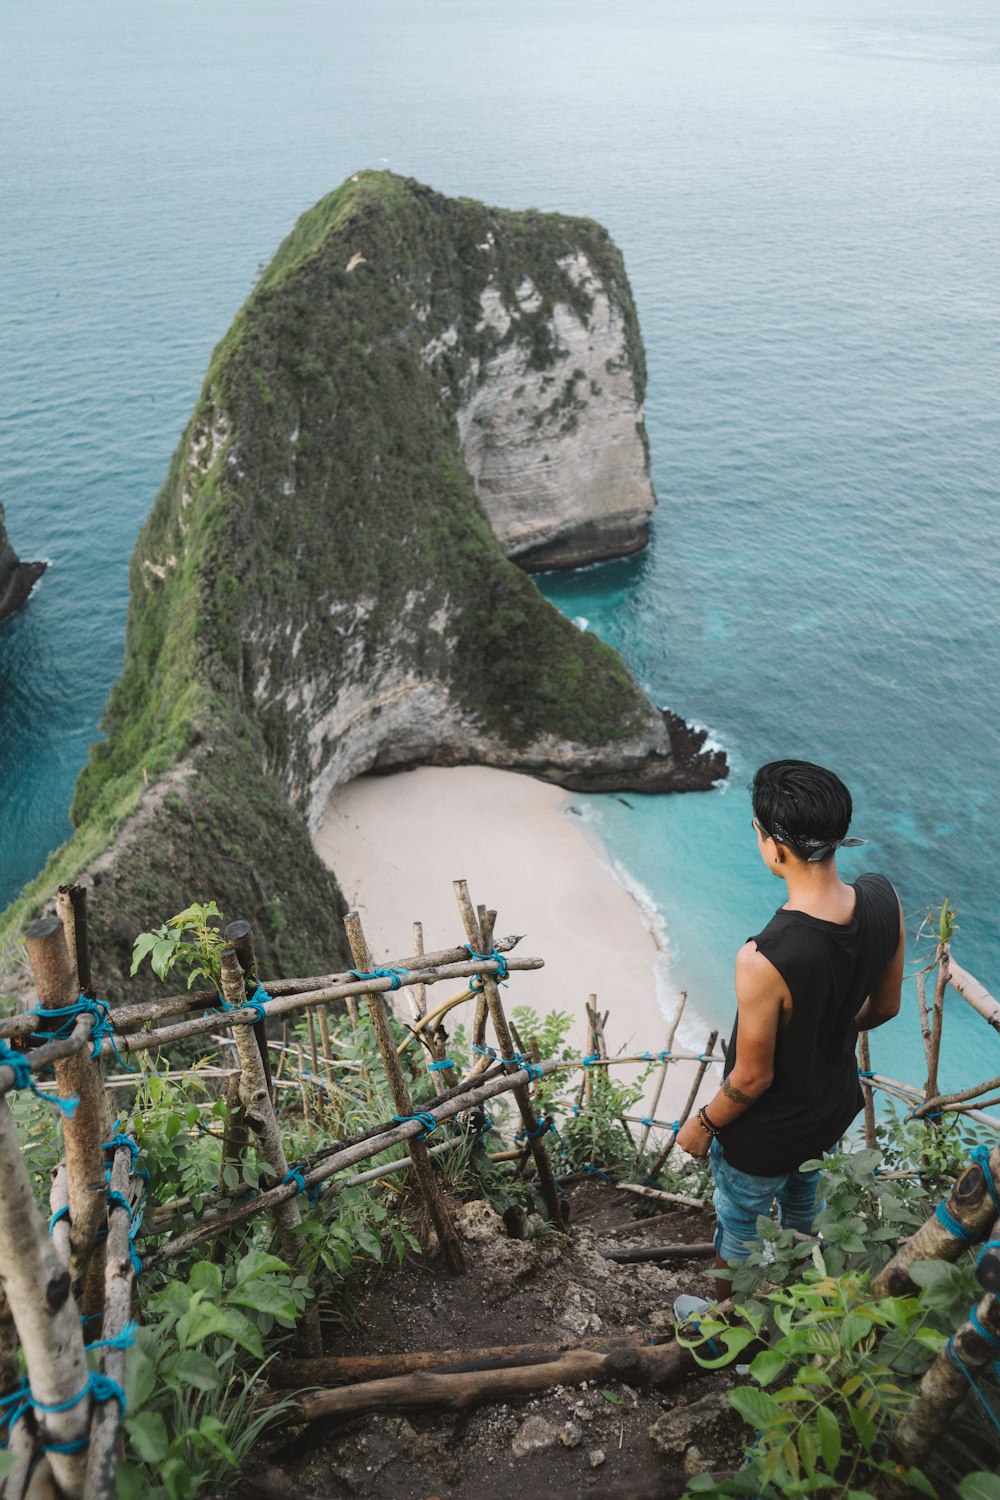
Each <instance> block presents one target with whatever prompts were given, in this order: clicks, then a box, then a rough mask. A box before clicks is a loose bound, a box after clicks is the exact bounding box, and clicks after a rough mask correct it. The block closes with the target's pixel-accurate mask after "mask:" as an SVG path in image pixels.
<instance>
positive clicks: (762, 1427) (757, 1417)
mask: <svg viewBox="0 0 1000 1500" xmlns="http://www.w3.org/2000/svg"><path fill="white" fill-rule="evenodd" d="M729 1404H730V1406H731V1407H732V1408H733V1410H734V1411H738V1412H739V1414H740V1416H741V1417H742V1418H743V1420H744V1422H747V1423H749V1425H750V1426H751V1427H754V1428H756V1429H757V1431H758V1432H764V1431H766V1429H767V1428H768V1427H771V1426H773V1424H774V1423H775V1422H778V1421H780V1420H781V1419H782V1417H783V1416H784V1413H783V1412H782V1409H781V1407H780V1405H779V1404H778V1402H777V1401H775V1399H774V1397H773V1396H769V1395H768V1394H767V1393H766V1391H758V1390H755V1389H754V1388H753V1386H750V1385H741V1386H740V1387H739V1388H738V1389H737V1390H735V1391H730V1392H729Z"/></svg>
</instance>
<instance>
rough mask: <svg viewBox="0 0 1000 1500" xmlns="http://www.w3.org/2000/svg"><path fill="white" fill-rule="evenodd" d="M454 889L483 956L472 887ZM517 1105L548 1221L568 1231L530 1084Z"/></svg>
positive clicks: (497, 1029) (506, 1031)
mask: <svg viewBox="0 0 1000 1500" xmlns="http://www.w3.org/2000/svg"><path fill="white" fill-rule="evenodd" d="M453 884H454V888H455V899H456V900H457V902H458V909H459V912H460V913H461V916H462V925H463V926H464V928H465V935H466V938H467V939H468V942H469V946H470V947H471V948H472V950H473V951H474V952H475V953H482V952H484V949H483V948H482V947H481V946H480V945H481V944H482V942H483V932H482V928H481V927H480V924H479V918H478V917H477V915H476V912H475V910H474V908H473V905H472V900H471V898H470V896H469V887H468V885H467V883H466V882H465V881H464V880H456V881H454V882H453ZM480 977H481V979H482V983H483V988H482V994H483V996H484V997H485V1000H486V1008H487V1010H488V1011H489V1016H490V1020H491V1021H492V1022H493V1032H494V1035H495V1036H496V1039H497V1045H498V1046H499V1048H500V1055H501V1057H504V1058H508V1059H510V1058H512V1057H513V1048H514V1039H513V1037H512V1036H511V1034H510V1027H509V1026H508V1025H507V1017H506V1016H505V1015H504V1009H503V1003H502V1001H501V999H500V991H499V989H498V988H497V982H496V979H495V978H494V977H493V975H492V974H483V975H481V976H480ZM504 1067H505V1069H506V1071H507V1072H508V1073H516V1072H517V1071H518V1069H517V1065H516V1063H513V1062H509V1061H508V1062H507V1063H505V1064H504ZM513 1094H514V1102H515V1103H516V1104H517V1107H518V1109H519V1111H520V1114H521V1124H522V1126H523V1129H524V1135H525V1138H526V1140H527V1143H528V1145H529V1146H530V1147H531V1154H532V1156H533V1157H534V1159H535V1170H536V1172H537V1173H538V1186H539V1189H540V1191H541V1194H542V1199H543V1201H544V1203H545V1207H546V1209H547V1210H548V1213H549V1217H550V1218H551V1220H552V1223H553V1224H554V1225H555V1227H556V1228H557V1229H565V1228H566V1223H565V1220H564V1218H563V1209H562V1203H561V1202H560V1200H559V1190H558V1188H557V1187H556V1179H555V1175H554V1173H553V1171H552V1163H551V1162H550V1161H549V1153H548V1151H546V1149H545V1142H544V1140H543V1139H542V1137H541V1134H540V1133H539V1126H538V1119H537V1116H536V1115H535V1109H534V1105H533V1104H532V1102H531V1090H530V1089H529V1088H528V1085H527V1084H519V1085H518V1087H517V1088H516V1089H514V1090H513Z"/></svg>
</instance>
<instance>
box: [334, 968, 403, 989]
mask: <svg viewBox="0 0 1000 1500" xmlns="http://www.w3.org/2000/svg"><path fill="white" fill-rule="evenodd" d="M347 972H348V974H353V975H354V977H355V979H388V980H389V981H390V984H389V988H390V989H391V990H398V989H400V988H401V987H402V983H403V980H404V979H406V978H408V977H409V973H410V971H409V969H372V971H371V973H370V974H362V973H361V971H360V970H359V969H348V971H347Z"/></svg>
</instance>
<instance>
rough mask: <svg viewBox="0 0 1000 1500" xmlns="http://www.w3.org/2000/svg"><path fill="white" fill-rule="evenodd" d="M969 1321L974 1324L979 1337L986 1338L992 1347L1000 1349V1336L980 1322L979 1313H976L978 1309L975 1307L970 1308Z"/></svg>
mask: <svg viewBox="0 0 1000 1500" xmlns="http://www.w3.org/2000/svg"><path fill="white" fill-rule="evenodd" d="M969 1322H970V1323H971V1324H972V1326H973V1328H974V1330H975V1331H976V1333H978V1335H979V1337H980V1338H981V1339H985V1341H986V1343H987V1344H989V1346H990V1348H991V1349H1000V1338H997V1336H996V1334H995V1333H990V1330H989V1329H988V1328H984V1327H983V1325H982V1323H980V1321H979V1317H978V1314H977V1313H976V1309H975V1308H974V1307H970V1308H969Z"/></svg>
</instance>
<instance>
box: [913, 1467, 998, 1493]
mask: <svg viewBox="0 0 1000 1500" xmlns="http://www.w3.org/2000/svg"><path fill="white" fill-rule="evenodd" d="M886 1472H888V1470H887V1471H886ZM892 1472H893V1474H894V1476H895V1477H896V1478H899V1479H902V1480H903V1482H904V1483H905V1484H908V1485H909V1487H910V1489H911V1490H916V1491H917V1493H918V1494H921V1495H930V1497H931V1500H938V1493H939V1492H938V1490H937V1489H936V1487H935V1486H934V1485H933V1484H931V1482H930V1480H929V1479H928V1478H927V1475H926V1474H921V1472H920V1470H919V1469H907V1471H906V1473H905V1474H900V1473H899V1472H898V1470H896V1469H893V1471H892ZM987 1478H989V1479H992V1478H993V1475H992V1474H989V1475H987ZM958 1490H959V1494H961V1492H962V1486H961V1485H959V1487H958ZM990 1496H991V1500H996V1497H1000V1489H997V1490H992V1491H991V1492H990ZM974 1500H984V1497H981V1496H974Z"/></svg>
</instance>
